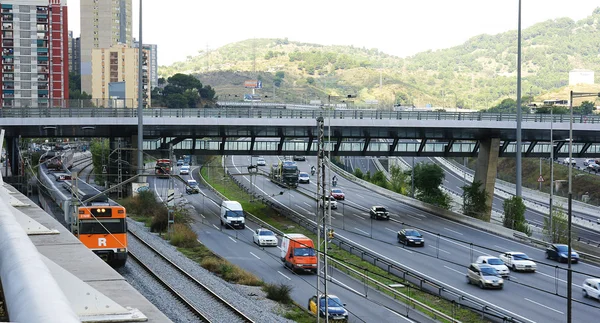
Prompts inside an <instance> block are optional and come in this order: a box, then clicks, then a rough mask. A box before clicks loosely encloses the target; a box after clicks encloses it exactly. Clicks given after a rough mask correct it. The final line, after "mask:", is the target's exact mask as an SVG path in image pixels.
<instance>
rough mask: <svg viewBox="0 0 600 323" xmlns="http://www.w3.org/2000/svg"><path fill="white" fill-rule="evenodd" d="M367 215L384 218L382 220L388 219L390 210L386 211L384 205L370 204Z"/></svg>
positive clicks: (373, 217)
mask: <svg viewBox="0 0 600 323" xmlns="http://www.w3.org/2000/svg"><path fill="white" fill-rule="evenodd" d="M369 215H370V216H371V219H375V220H377V219H384V220H389V219H390V212H388V211H387V210H386V209H385V207H383V206H372V207H371V210H370V211H369Z"/></svg>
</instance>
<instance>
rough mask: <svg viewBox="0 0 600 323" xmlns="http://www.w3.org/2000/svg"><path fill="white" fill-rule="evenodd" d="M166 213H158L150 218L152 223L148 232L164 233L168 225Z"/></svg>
mask: <svg viewBox="0 0 600 323" xmlns="http://www.w3.org/2000/svg"><path fill="white" fill-rule="evenodd" d="M168 221H169V219H168V215H167V212H158V213H157V214H155V215H154V216H152V222H151V223H150V232H165V231H166V230H167V224H168Z"/></svg>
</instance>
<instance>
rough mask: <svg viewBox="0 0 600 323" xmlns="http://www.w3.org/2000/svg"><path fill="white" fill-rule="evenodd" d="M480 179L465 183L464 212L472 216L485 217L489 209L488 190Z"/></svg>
mask: <svg viewBox="0 0 600 323" xmlns="http://www.w3.org/2000/svg"><path fill="white" fill-rule="evenodd" d="M481 186H482V184H481V182H480V181H476V182H473V183H472V184H471V185H465V186H463V187H462V189H463V213H464V214H465V215H468V216H470V217H474V218H478V219H484V218H486V214H487V211H488V206H487V203H486V202H487V197H488V196H487V192H486V190H485V189H482V187H481Z"/></svg>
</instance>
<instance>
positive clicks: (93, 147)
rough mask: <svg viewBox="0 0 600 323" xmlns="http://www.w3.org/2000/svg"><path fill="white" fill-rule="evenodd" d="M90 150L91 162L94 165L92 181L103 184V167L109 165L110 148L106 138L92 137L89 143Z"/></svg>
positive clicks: (104, 176)
mask: <svg viewBox="0 0 600 323" xmlns="http://www.w3.org/2000/svg"><path fill="white" fill-rule="evenodd" d="M90 152H91V153H92V164H93V165H94V175H95V177H94V181H95V182H96V184H99V185H104V181H105V180H106V175H105V174H104V173H103V172H104V169H105V167H107V168H108V167H109V165H108V160H109V157H108V155H109V154H110V148H109V146H108V140H107V139H92V141H91V143H90Z"/></svg>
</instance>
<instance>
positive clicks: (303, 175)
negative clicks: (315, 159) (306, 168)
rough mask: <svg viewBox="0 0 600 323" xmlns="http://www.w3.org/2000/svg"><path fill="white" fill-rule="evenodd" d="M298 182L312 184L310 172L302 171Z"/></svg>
mask: <svg viewBox="0 0 600 323" xmlns="http://www.w3.org/2000/svg"><path fill="white" fill-rule="evenodd" d="M298 183H306V184H310V176H309V175H308V173H305V172H300V174H299V175H298Z"/></svg>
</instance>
